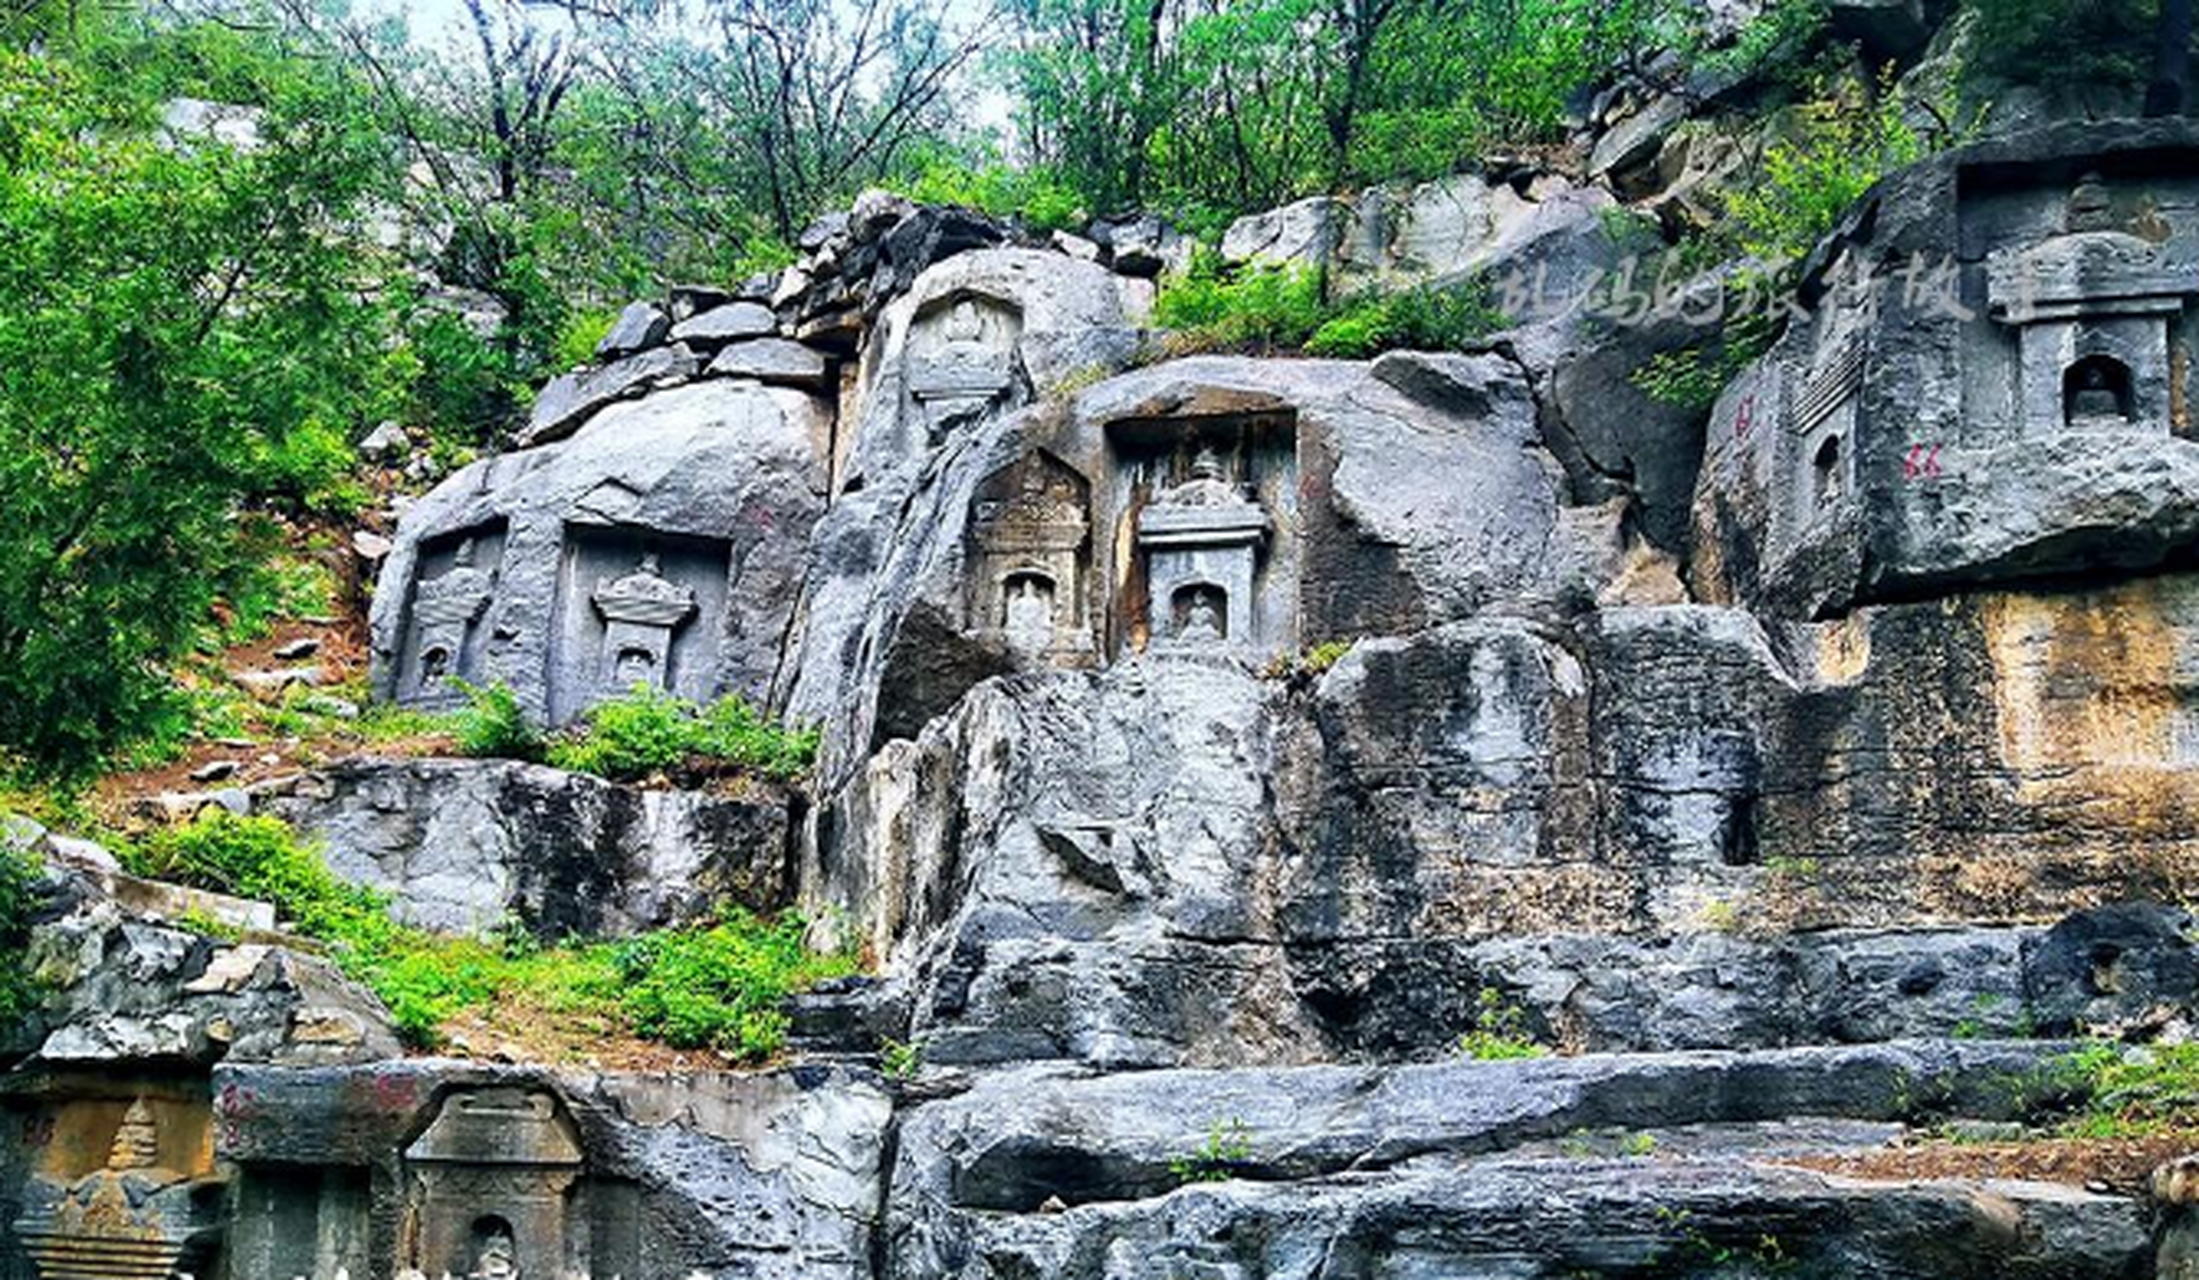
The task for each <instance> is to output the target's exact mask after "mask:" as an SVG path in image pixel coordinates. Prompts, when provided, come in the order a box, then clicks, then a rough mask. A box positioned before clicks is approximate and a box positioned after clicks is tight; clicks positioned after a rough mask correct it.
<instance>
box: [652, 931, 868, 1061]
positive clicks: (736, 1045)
mask: <svg viewBox="0 0 2199 1280" xmlns="http://www.w3.org/2000/svg"><path fill="white" fill-rule="evenodd" d="M803 928H804V921H803V920H802V918H801V917H799V916H796V915H792V914H789V915H785V916H782V917H780V918H779V919H778V920H777V921H764V920H759V919H757V918H756V917H754V916H751V915H749V914H748V913H746V912H742V911H733V912H729V913H727V914H726V915H725V916H724V917H722V918H721V919H720V920H719V921H718V922H717V923H715V924H712V925H710V926H708V927H705V928H700V929H688V930H666V931H662V932H658V933H652V934H647V935H644V936H643V937H640V938H636V939H634V940H633V941H631V942H625V943H620V944H617V945H616V946H615V947H614V948H613V950H612V958H613V963H614V965H615V967H616V969H617V971H618V976H619V979H620V981H621V983H622V985H623V991H622V994H621V995H620V997H619V1007H620V1009H621V1010H622V1011H623V1012H624V1014H625V1015H626V1017H627V1019H628V1020H629V1021H630V1022H631V1024H632V1025H633V1027H634V1029H635V1030H636V1031H637V1032H639V1033H640V1034H642V1035H645V1036H649V1037H651V1038H654V1039H659V1040H662V1041H664V1042H665V1043H667V1044H670V1045H672V1046H674V1047H676V1048H712V1049H717V1050H720V1051H723V1052H727V1053H731V1054H733V1055H735V1056H736V1057H741V1058H759V1057H763V1056H766V1055H768V1054H770V1053H771V1052H773V1051H774V1050H776V1049H777V1048H778V1047H779V1045H780V1044H781V1043H782V1042H784V1040H785V1038H786V1026H787V1024H786V1015H785V1013H783V1012H782V1011H781V1010H780V1009H779V1004H780V1002H781V1001H783V1000H784V999H785V997H786V994H787V993H788V992H789V991H791V990H795V989H797V988H799V987H802V986H807V985H809V984H811V983H814V982H817V981H820V980H822V979H825V978H833V977H841V976H844V975H846V974H848V973H850V972H852V971H853V964H852V962H851V961H850V960H849V959H848V958H847V957H845V956H830V957H818V956H814V955H812V954H811V953H810V952H809V951H808V950H807V949H806V948H805V947H804V946H803V944H802V933H803Z"/></svg>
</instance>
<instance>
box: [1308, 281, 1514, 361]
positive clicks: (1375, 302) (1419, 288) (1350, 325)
mask: <svg viewBox="0 0 2199 1280" xmlns="http://www.w3.org/2000/svg"><path fill="white" fill-rule="evenodd" d="M1507 323H1508V321H1507V320H1506V318H1505V315H1504V313H1503V312H1502V311H1500V310H1499V309H1498V308H1497V305H1496V301H1495V299H1494V297H1493V296H1492V295H1491V293H1490V290H1489V285H1488V282H1487V281H1486V280H1484V279H1482V278H1481V277H1479V276H1476V277H1474V278H1473V279H1471V280H1468V281H1465V282H1464V283H1460V284H1451V285H1435V284H1424V285H1416V286H1414V287H1412V288H1410V289H1403V290H1400V291H1398V292H1396V293H1378V292H1377V293H1367V294H1363V295H1360V296H1359V297H1357V298H1355V299H1352V300H1351V301H1349V302H1347V303H1345V304H1344V307H1343V309H1342V310H1341V311H1340V312H1339V313H1338V314H1336V315H1334V316H1332V317H1331V318H1330V319H1328V320H1327V321H1325V322H1324V323H1323V324H1322V325H1321V327H1320V328H1319V329H1316V330H1315V331H1314V333H1313V336H1312V337H1311V338H1310V339H1309V340H1308V341H1307V342H1306V351H1307V353H1308V354H1311V355H1317V356H1339V357H1343V358H1345V359H1352V360H1364V359H1366V358H1368V357H1370V356H1373V355H1376V354H1378V353H1380V352H1383V351H1390V350H1406V351H1456V350H1459V349H1461V348H1463V347H1466V346H1468V345H1470V344H1471V343H1473V342H1475V341H1477V340H1479V339H1481V338H1485V337H1487V336H1488V335H1490V334H1492V333H1495V332H1496V331H1498V330H1500V329H1502V328H1504V327H1505V325H1506V324H1507Z"/></svg>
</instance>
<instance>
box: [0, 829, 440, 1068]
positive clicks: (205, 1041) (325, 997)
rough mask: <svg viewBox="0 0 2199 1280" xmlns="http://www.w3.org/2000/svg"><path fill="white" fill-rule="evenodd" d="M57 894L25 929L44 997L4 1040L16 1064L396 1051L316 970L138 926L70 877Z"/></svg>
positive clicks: (372, 1005) (166, 1064) (95, 887)
mask: <svg viewBox="0 0 2199 1280" xmlns="http://www.w3.org/2000/svg"><path fill="white" fill-rule="evenodd" d="M56 891H57V894H58V903H57V905H56V907H55V911H56V912H57V914H56V915H55V916H54V918H53V919H51V920H50V921H48V922H47V923H43V924H41V925H39V926H38V927H37V928H36V929H34V931H33V933H32V936H31V941H30V945H29V947H28V948H27V953H26V955H25V957H24V959H23V963H25V964H26V965H27V966H28V968H29V970H30V973H31V974H32V976H33V977H34V979H35V980H36V981H37V982H39V983H40V985H41V987H42V988H43V989H44V990H45V991H47V992H48V993H49V994H48V996H47V998H46V999H45V1000H44V1002H43V1003H42V1004H41V1005H40V1007H38V1008H37V1009H35V1010H33V1011H32V1012H31V1013H30V1014H29V1015H28V1016H27V1017H25V1018H24V1019H23V1020H22V1021H20V1022H18V1023H17V1024H16V1025H14V1026H12V1027H9V1028H7V1029H6V1032H5V1038H4V1040H0V1054H4V1055H5V1056H6V1057H8V1058H10V1059H13V1060H15V1061H16V1062H17V1063H19V1064H20V1063H24V1062H28V1063H29V1064H31V1065H33V1066H36V1067H41V1068H51V1069H66V1070H77V1069H82V1070H91V1071H103V1072H113V1073H124V1074H126V1073H129V1072H132V1071H149V1070H170V1069H189V1068H198V1069H204V1067H206V1066H207V1065H208V1064H210V1063H213V1062H215V1061H219V1060H231V1061H239V1062H271V1063H281V1064H285V1065H292V1066H310V1065H315V1064H322V1063H341V1062H359V1061H366V1060H371V1059H374V1058H380V1057H387V1056H390V1055H393V1054H395V1053H396V1052H397V1048H398V1047H397V1040H396V1037H395V1035H394V1034H393V1033H392V1032H391V1030H390V1026H389V1020H388V1016H387V1014H386V1013H384V1012H383V1010H382V1007H381V1004H380V1002H379V1001H377V1000H376V999H375V998H374V997H373V996H372V995H371V994H370V993H368V992H367V991H365V990H364V989H362V988H360V987H359V986H357V985H356V984H354V983H352V982H351V981H350V980H349V979H346V978H344V977H343V976H342V975H341V974H339V973H338V972H337V971H336V969H335V967H334V966H333V965H331V964H329V963H328V962H327V961H325V960H322V959H320V958H318V957H313V956H307V955H303V954H300V953H298V952H296V951H293V950H290V949H288V948H284V947H278V946H269V945H265V944H261V943H242V944H224V943H216V942H214V941H212V940H210V939H208V938H205V937H203V936H201V935H199V934H196V933H193V932H190V931H188V930H186V929H183V928H181V927H179V926H176V925H172V924H170V923H169V922H167V921H166V920H163V919H159V918H157V917H153V916H148V915H139V914H137V912H138V911H140V910H143V908H142V907H140V906H137V905H135V904H133V903H132V902H131V900H130V899H129V898H128V897H127V896H125V897H124V898H121V899H115V898H108V897H106V896H104V894H103V893H102V892H101V887H100V885H99V883H98V882H97V880H96V879H87V878H85V877H83V876H82V875H79V874H75V873H70V874H66V875H64V876H63V877H62V878H61V879H60V880H59V882H58V884H57V889H56Z"/></svg>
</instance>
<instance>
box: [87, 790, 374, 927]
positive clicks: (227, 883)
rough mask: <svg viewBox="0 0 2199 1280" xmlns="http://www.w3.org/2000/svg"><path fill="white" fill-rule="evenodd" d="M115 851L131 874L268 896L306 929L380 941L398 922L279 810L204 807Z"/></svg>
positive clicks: (284, 915)
mask: <svg viewBox="0 0 2199 1280" xmlns="http://www.w3.org/2000/svg"><path fill="white" fill-rule="evenodd" d="M120 856H121V858H122V860H123V864H124V866H125V867H127V868H128V870H129V871H130V872H131V873H132V874H134V875H141V876H147V877H150V878H153V879H159V880H170V881H174V882H176V883H178V884H185V885H190V886H192V887H193V888H199V889H211V890H214V891H215V892H217V893H229V894H235V895H237V896H238V897H243V898H252V899H255V900H258V901H261V902H266V903H270V904H272V905H273V906H274V908H275V913H276V915H277V916H279V917H280V918H281V919H282V920H284V921H285V922H287V923H288V924H289V926H290V927H291V928H294V929H296V930H297V931H298V932H300V933H303V934H306V935H307V936H309V937H315V938H325V939H329V940H331V941H341V942H352V943H358V944H366V943H369V942H371V943H373V944H376V945H380V944H383V943H386V942H387V941H388V940H389V939H390V938H391V937H392V936H394V932H395V929H396V926H395V925H393V924H392V923H390V921H389V918H388V914H387V907H388V901H387V899H385V898H383V897H382V896H381V895H380V894H377V893H375V892H374V891H373V890H371V889H367V888H363V887H361V886H359V885H355V884H351V883H349V882H347V881H345V880H342V879H340V878H338V877H337V875H336V874H335V873H334V872H332V871H330V870H329V869H328V864H327V863H325V862H323V861H322V860H321V857H320V854H319V852H318V851H316V850H315V849H313V848H312V847H311V846H309V845H306V844H303V843H300V841H299V840H298V838H297V835H296V834H295V833H294V832H292V831H291V829H290V828H289V826H288V825H286V824H285V823H283V822H282V821H281V820H280V819H278V818H269V817H261V816H256V815H255V816H250V817H238V816H236V815H234V814H229V813H222V812H215V813H209V814H207V815H206V816H204V817H201V818H200V819H199V820H198V821H196V822H193V823H191V824H189V825H187V826H180V827H169V828H165V829H163V830H161V831H158V832H156V833H154V834H153V835H152V836H150V837H148V838H147V839H146V840H144V841H143V842H141V843H139V844H136V845H126V846H124V847H123V849H122V850H120Z"/></svg>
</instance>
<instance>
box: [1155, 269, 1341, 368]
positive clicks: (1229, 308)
mask: <svg viewBox="0 0 2199 1280" xmlns="http://www.w3.org/2000/svg"><path fill="white" fill-rule="evenodd" d="M1323 314H1324V306H1323V304H1322V301H1321V277H1320V275H1319V274H1318V273H1317V272H1315V271H1313V270H1311V269H1310V268H1307V267H1300V266H1280V265H1272V264H1266V263H1255V264H1252V265H1249V266H1245V267H1242V268H1239V269H1238V270H1236V271H1234V272H1232V271H1230V270H1229V269H1228V268H1227V267H1225V266H1224V265H1223V263H1222V259H1221V255H1220V254H1218V253H1214V252H1212V251H1210V250H1205V249H1202V250H1200V251H1199V252H1198V253H1196V254H1195V255H1193V258H1192V261H1191V265H1190V267H1189V269H1188V270H1186V271H1185V272H1184V273H1183V274H1182V275H1180V276H1176V277H1173V278H1171V279H1170V280H1168V281H1166V282H1164V284H1163V285H1162V287H1161V291H1160V294H1159V296H1158V297H1156V298H1155V299H1154V301H1153V320H1154V323H1156V324H1158V325H1160V326H1161V327H1163V328H1167V329H1174V330H1177V331H1179V333H1180V334H1181V335H1182V336H1183V340H1184V341H1185V342H1187V343H1188V344H1190V345H1192V346H1196V347H1233V346H1240V345H1245V344H1259V345H1264V346H1280V347H1296V346H1301V345H1303V344H1304V343H1305V341H1306V339H1308V338H1310V337H1312V336H1313V333H1314V330H1316V329H1318V328H1319V327H1320V326H1321V321H1322V317H1323Z"/></svg>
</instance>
